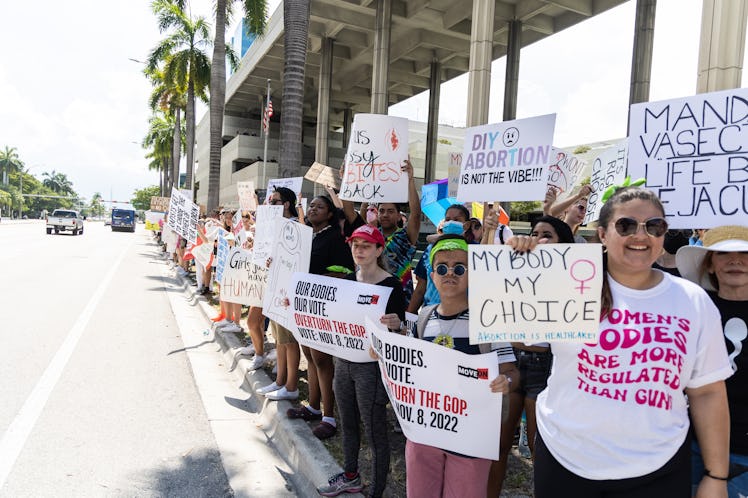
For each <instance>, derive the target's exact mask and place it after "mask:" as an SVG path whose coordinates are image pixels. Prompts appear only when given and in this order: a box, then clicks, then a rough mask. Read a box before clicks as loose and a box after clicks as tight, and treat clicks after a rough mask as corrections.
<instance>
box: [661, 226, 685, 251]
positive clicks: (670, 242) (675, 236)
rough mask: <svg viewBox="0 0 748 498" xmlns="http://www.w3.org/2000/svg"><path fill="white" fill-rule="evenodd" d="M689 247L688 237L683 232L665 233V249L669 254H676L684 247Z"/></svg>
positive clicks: (671, 231)
mask: <svg viewBox="0 0 748 498" xmlns="http://www.w3.org/2000/svg"><path fill="white" fill-rule="evenodd" d="M687 245H688V235H687V233H686V232H685V231H683V230H669V231H668V232H667V233H665V240H664V242H663V247H664V249H665V251H666V252H667V253H668V254H675V253H676V252H678V249H680V248H681V247H683V246H687Z"/></svg>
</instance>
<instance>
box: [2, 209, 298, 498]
mask: <svg viewBox="0 0 748 498" xmlns="http://www.w3.org/2000/svg"><path fill="white" fill-rule="evenodd" d="M0 262H1V265H2V266H1V268H2V270H0V399H2V403H0V435H2V436H1V437H2V438H1V439H0V497H14V498H15V497H100V496H107V497H108V496H113V497H120V496H137V497H172V496H173V497H226V496H293V495H294V494H295V493H294V490H293V488H292V486H291V485H290V484H288V483H287V482H286V480H285V478H284V473H288V472H289V471H288V469H287V468H285V467H284V464H283V462H282V461H281V460H279V459H278V457H277V455H275V454H274V453H273V452H272V449H271V448H269V447H268V445H267V444H266V440H265V437H264V434H263V433H262V431H261V430H260V429H258V428H257V427H256V426H255V425H254V424H253V421H254V420H255V418H254V417H255V412H256V407H255V406H253V405H252V403H251V400H248V399H247V398H248V395H247V394H245V393H243V392H242V391H240V390H239V389H238V384H239V383H240V381H238V380H237V379H233V378H230V376H229V374H228V373H227V370H226V368H225V365H224V364H223V359H222V357H221V356H220V355H219V354H218V348H217V347H216V345H215V343H212V342H211V340H210V337H209V336H206V335H203V330H202V329H204V327H205V322H204V320H205V319H204V317H199V316H198V315H197V314H195V311H194V303H190V302H189V300H187V298H186V297H185V295H184V293H183V291H182V289H181V287H180V286H178V285H177V282H176V280H175V279H173V277H172V276H171V272H170V270H169V269H168V266H167V265H166V263H165V261H164V260H163V259H162V258H161V257H160V255H159V254H158V252H157V250H156V246H155V244H154V243H153V240H152V238H151V236H150V234H149V233H148V232H145V231H144V230H143V226H142V225H138V227H137V231H136V233H134V234H133V233H128V232H114V233H113V232H111V231H110V229H109V227H104V226H103V224H101V223H96V222H86V227H85V233H84V234H83V235H82V236H72V235H69V234H60V235H47V234H46V233H45V230H44V222H42V221H33V222H28V223H18V224H13V223H5V222H3V223H2V224H0ZM188 355H189V357H188Z"/></svg>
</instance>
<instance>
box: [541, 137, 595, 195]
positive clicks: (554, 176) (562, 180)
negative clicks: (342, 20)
mask: <svg viewBox="0 0 748 498" xmlns="http://www.w3.org/2000/svg"><path fill="white" fill-rule="evenodd" d="M552 156H553V160H552V161H551V164H550V165H549V166H548V188H552V189H553V190H555V191H556V200H557V201H560V200H564V199H566V198H567V197H569V195H570V194H571V191H572V190H573V189H574V187H576V186H577V185H578V184H579V182H580V181H581V180H582V173H583V172H584V168H586V167H587V161H584V160H583V159H580V158H579V157H577V156H575V155H574V154H571V153H570V152H566V151H564V150H561V149H557V148H555V147H554V148H553V152H552Z"/></svg>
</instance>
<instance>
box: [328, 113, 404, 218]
mask: <svg viewBox="0 0 748 498" xmlns="http://www.w3.org/2000/svg"><path fill="white" fill-rule="evenodd" d="M406 159H408V120H407V119H405V118H396V117H392V116H387V115H385V114H356V115H355V116H354V117H353V129H352V131H351V138H350V140H349V141H348V151H347V152H346V155H345V173H344V175H343V180H342V182H341V185H340V198H341V199H343V200H347V201H361V202H369V203H378V202H408V174H407V173H406V172H404V171H402V165H403V162H404V161H405V160H406Z"/></svg>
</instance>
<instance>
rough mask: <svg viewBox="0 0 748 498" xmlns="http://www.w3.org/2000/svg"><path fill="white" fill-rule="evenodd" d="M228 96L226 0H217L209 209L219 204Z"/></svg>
mask: <svg viewBox="0 0 748 498" xmlns="http://www.w3.org/2000/svg"><path fill="white" fill-rule="evenodd" d="M225 100H226V0H216V37H215V40H214V41H213V60H212V62H211V66H210V166H209V170H208V206H207V208H208V213H211V212H213V210H214V209H215V208H216V207H218V194H219V187H220V185H219V182H220V180H221V148H223V109H224V105H225V102H224V101H225Z"/></svg>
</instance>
